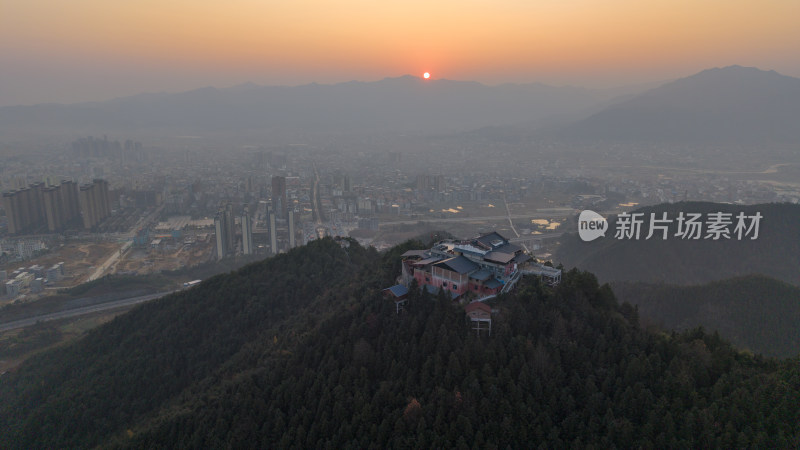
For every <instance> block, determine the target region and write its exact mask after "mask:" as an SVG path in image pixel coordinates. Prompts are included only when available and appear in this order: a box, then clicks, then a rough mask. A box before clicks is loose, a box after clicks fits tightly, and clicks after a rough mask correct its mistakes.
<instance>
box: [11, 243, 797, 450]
mask: <svg viewBox="0 0 800 450" xmlns="http://www.w3.org/2000/svg"><path fill="white" fill-rule="evenodd" d="M417 245H418V244H417ZM413 246H415V244H407V245H405V246H402V247H397V248H395V249H393V250H391V251H390V252H388V253H387V254H385V255H378V254H377V253H376V252H374V251H373V250H365V249H362V248H360V247H359V246H358V245H357V244H356V243H354V242H352V243H350V245H349V247H347V248H342V247H340V246H339V245H337V244H336V243H334V242H333V241H331V240H328V239H326V240H322V241H319V242H315V243H312V244H309V245H308V246H307V247H304V248H300V249H296V250H293V251H292V252H290V253H289V254H287V255H282V256H278V257H276V258H273V259H271V260H267V261H265V262H263V263H257V264H254V265H251V266H248V267H246V268H244V269H242V270H240V271H239V272H236V273H232V274H229V275H222V276H218V277H215V278H213V279H211V280H208V281H206V282H204V283H203V284H202V285H201V286H200V287H199V288H195V289H191V290H189V291H187V292H183V293H180V294H177V295H174V296H171V297H168V298H165V299H163V300H160V301H158V302H154V303H150V304H147V305H144V306H142V307H139V308H137V309H135V310H133V311H132V312H131V313H129V314H126V315H124V316H122V317H120V318H118V319H115V320H114V321H113V322H111V323H109V324H108V325H105V326H103V327H100V328H99V329H97V330H96V331H95V332H93V333H91V334H90V335H89V336H88V337H87V338H86V339H84V340H82V341H80V342H78V343H76V344H74V345H71V346H69V347H66V348H63V349H58V350H57V351H52V352H49V353H47V354H43V355H41V356H39V357H36V358H34V359H32V360H29V362H27V363H26V364H24V365H23V366H22V367H21V368H20V369H19V370H18V371H17V372H16V373H13V374H7V375H5V376H3V377H2V378H0V430H3V433H2V435H0V447H3V448H6V447H10V448H33V447H37V448H38V447H90V446H98V445H99V446H104V447H125V448H131V447H132V448H159V447H170V448H174V447H192V448H215V447H222V446H225V447H233V448H243V447H244V448H247V447H259V448H264V447H290V446H294V447H298V448H320V447H332V448H341V447H374V448H387V447H393V448H396V447H445V446H449V447H454V446H456V447H460V448H463V447H466V448H469V447H474V446H475V447H478V448H484V447H486V448H492V447H501V448H506V447H508V446H510V447H512V448H520V447H531V446H544V447H564V446H567V445H572V446H576V447H585V446H587V445H588V444H590V443H591V444H594V446H596V447H604V448H608V447H612V446H617V447H626V448H627V447H638V446H648V447H652V446H655V447H661V448H663V447H668V446H670V447H728V448H730V447H747V446H758V447H781V448H787V447H797V446H798V445H800V425H798V424H799V423H800V367H799V366H800V360H798V359H794V360H786V361H778V360H772V359H765V358H761V357H759V356H755V357H754V356H751V355H750V354H747V353H739V352H737V351H736V350H734V349H733V348H732V347H731V346H729V345H728V344H726V343H725V342H724V341H723V340H722V339H720V338H719V337H718V336H716V335H708V334H705V333H703V332H702V331H697V330H695V331H691V332H687V333H684V334H671V335H663V334H653V333H650V332H647V331H643V330H642V329H641V328H640V327H639V325H638V317H637V314H636V310H635V309H634V308H633V307H631V306H630V305H628V304H623V305H619V304H618V303H617V302H616V300H615V299H614V296H613V294H612V292H611V290H610V288H609V287H608V286H602V287H601V286H598V283H597V280H596V278H595V277H594V276H593V275H591V274H588V273H581V272H578V271H574V270H573V271H570V272H568V273H565V275H564V280H563V283H562V284H561V285H560V286H559V287H558V288H555V289H551V288H549V287H546V286H543V285H542V284H540V283H539V282H538V281H537V280H535V279H525V280H524V281H523V282H522V283H521V285H520V286H519V287H518V289H517V291H516V292H515V293H514V294H513V295H505V296H501V297H499V298H497V299H496V300H495V302H494V303H493V305H492V306H493V308H494V309H496V310H497V312H496V313H495V314H493V319H494V323H493V331H492V336H491V337H487V336H483V337H481V338H478V337H477V336H476V335H475V334H474V332H472V331H470V330H469V327H468V325H467V324H466V322H465V316H464V312H463V308H462V307H460V306H457V305H454V304H452V303H451V302H450V301H449V300H445V298H444V296H439V297H430V296H427V295H423V294H418V293H417V292H418V291H417V290H412V295H411V296H410V298H409V304H408V308H407V310H406V311H405V312H404V313H401V314H400V315H396V314H395V308H394V304H393V303H392V302H391V301H387V300H384V299H383V298H382V296H381V294H380V287H385V286H386V285H388V283H390V282H392V280H393V278H394V277H395V276H396V274H397V273H398V271H399V264H398V255H399V254H401V253H402V252H403V251H404V250H405V249H407V248H411V247H413ZM418 248H419V247H418Z"/></svg>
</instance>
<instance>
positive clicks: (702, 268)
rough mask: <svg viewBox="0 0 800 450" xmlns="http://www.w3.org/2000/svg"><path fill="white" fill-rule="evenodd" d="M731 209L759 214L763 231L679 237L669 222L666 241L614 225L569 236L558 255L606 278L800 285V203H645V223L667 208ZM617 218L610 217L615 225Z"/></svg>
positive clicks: (688, 210) (567, 263)
mask: <svg viewBox="0 0 800 450" xmlns="http://www.w3.org/2000/svg"><path fill="white" fill-rule="evenodd" d="M718 211H720V212H728V213H732V214H733V215H734V216H735V215H736V214H738V213H739V212H744V213H745V214H746V215H748V216H749V215H754V214H756V213H757V212H758V213H760V214H761V215H762V216H763V218H762V219H761V222H760V229H759V236H758V238H757V239H756V240H751V239H747V238H746V239H743V240H737V239H736V238H735V237H734V238H733V239H724V238H723V239H720V240H716V241H715V240H711V239H699V240H693V239H686V240H684V239H681V238H678V237H675V233H676V231H677V230H676V227H677V225H676V223H674V222H673V223H672V225H671V226H670V232H669V237H668V239H667V240H662V239H649V240H646V239H644V237H645V236H646V235H647V229H643V230H642V235H641V237H640V239H638V240H635V239H615V238H614V233H615V230H614V229H613V228H612V229H611V230H609V231H608V233H607V235H606V237H604V238H600V239H598V240H595V241H592V242H583V241H581V240H580V238H579V237H578V236H577V234H570V235H565V236H564V238H563V240H562V243H561V246H560V247H559V249H558V250H557V252H556V254H555V256H554V260H555V261H560V262H562V263H563V264H564V265H565V266H567V267H573V266H576V267H578V268H579V269H583V270H588V271H590V272H593V273H594V274H595V275H597V277H598V278H599V279H600V280H601V281H604V282H612V281H641V282H649V283H669V284H677V285H689V284H697V283H708V282H711V281H718V280H723V279H726V278H731V277H737V276H743V275H751V274H762V275H766V276H769V277H772V278H777V279H779V280H782V281H785V282H787V283H791V284H794V285H796V286H800V205H792V204H777V203H771V204H761V205H747V206H740V205H729V204H718V203H705V202H680V203H673V204H661V205H656V206H651V207H646V208H641V209H639V210H637V211H636V212H642V213H644V216H643V217H645V226H646V224H647V223H649V217H650V213H655V214H656V217H661V214H662V213H664V212H666V213H667V214H668V216H667V217H668V218H672V219H675V218H676V217H677V215H678V213H679V212H684V213H701V214H703V218H704V219H703V220H705V218H706V217H707V216H706V215H707V214H708V213H712V212H718ZM613 223H614V219H613V218H609V225H610V226H611V227H613Z"/></svg>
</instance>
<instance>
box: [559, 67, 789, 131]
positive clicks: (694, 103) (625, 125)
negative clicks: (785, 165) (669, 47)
mask: <svg viewBox="0 0 800 450" xmlns="http://www.w3.org/2000/svg"><path fill="white" fill-rule="evenodd" d="M798 124H800V79H798V78H792V77H788V76H784V75H780V74H778V73H776V72H774V71H769V72H767V71H762V70H759V69H756V68H752V67H741V66H731V67H725V68H721V69H720V68H716V69H709V70H705V71H703V72H700V73H698V74H696V75H692V76H690V77H687V78H682V79H680V80H677V81H674V82H671V83H667V84H665V85H663V86H661V87H658V88H656V89H652V90H649V91H647V92H644V93H642V94H639V95H637V96H635V97H634V98H631V99H629V100H627V101H624V102H621V103H618V104H615V105H612V106H610V107H608V108H606V109H604V110H602V111H600V112H597V113H595V114H593V115H591V116H589V117H587V118H585V119H583V120H580V121H578V122H576V123H573V124H571V125H569V126H567V127H565V128H563V129H561V130H560V132H559V135H560V136H564V137H580V138H585V139H592V140H611V141H650V142H652V141H655V142H709V143H721V142H738V143H743V142H744V143H793V142H794V143H796V142H798V140H800V126H798Z"/></svg>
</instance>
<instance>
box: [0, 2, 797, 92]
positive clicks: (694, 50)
mask: <svg viewBox="0 0 800 450" xmlns="http://www.w3.org/2000/svg"><path fill="white" fill-rule="evenodd" d="M798 17H800V1H798V0H758V1H755V0H724V1H723V0H702V1H698V0H645V1H643V0H603V1H600V0H459V1H455V0H435V1H430V0H427V1H421V0H403V1H375V0H373V1H356V0H338V1H331V0H291V1H273V0H0V106H5V105H15V104H35V103H50V102H55V103H70V102H78V101H98V100H105V99H110V98H114V97H120V96H125V95H132V94H136V93H141V92H164V91H166V92H179V91H185V90H189V89H194V88H198V87H203V86H217V87H226V86H233V85H236V84H241V83H244V82H253V83H256V84H262V85H300V84H306V83H310V82H317V83H336V82H343V81H350V80H360V81H373V80H380V79H383V78H386V77H396V76H401V75H404V74H412V75H417V76H421V75H422V73H423V72H430V73H431V77H432V78H434V79H437V78H446V79H453V80H472V81H479V82H482V83H485V84H499V83H504V82H520V83H532V82H543V83H547V84H552V85H577V86H587V87H611V86H620V85H626V84H637V83H651V82H654V81H662V80H664V81H665V80H671V79H675V78H680V77H684V76H689V75H692V74H694V73H696V72H699V71H701V70H704V69H707V68H711V67H723V66H729V65H734V64H738V65H743V66H754V67H758V68H761V69H765V70H776V71H778V72H780V73H782V74H784V75H790V76H795V77H800V56H798V55H800V27H799V26H797V23H798V22H797V20H798Z"/></svg>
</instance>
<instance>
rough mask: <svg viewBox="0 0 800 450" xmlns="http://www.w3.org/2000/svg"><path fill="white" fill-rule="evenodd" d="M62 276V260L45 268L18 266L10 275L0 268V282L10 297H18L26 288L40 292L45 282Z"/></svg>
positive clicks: (52, 281) (31, 291) (53, 280)
mask: <svg viewBox="0 0 800 450" xmlns="http://www.w3.org/2000/svg"><path fill="white" fill-rule="evenodd" d="M63 276H64V263H63V262H60V263H58V264H53V266H52V267H50V268H47V269H45V268H44V267H42V266H40V265H33V266H30V267H28V268H25V267H20V268H19V269H17V270H15V271H14V272H12V273H11V275H10V276H9V275H8V274H7V273H6V271H5V270H0V282H1V283H3V285H4V286H5V293H6V295H8V296H9V297H11V298H14V297H18V296H19V295H20V294H22V292H23V290H26V289H27V290H28V291H29V292H30V293H32V294H36V293H39V292H42V290H44V284H45V283H55V282H57V281H58V280H60V279H61V278H62V277H63Z"/></svg>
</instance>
